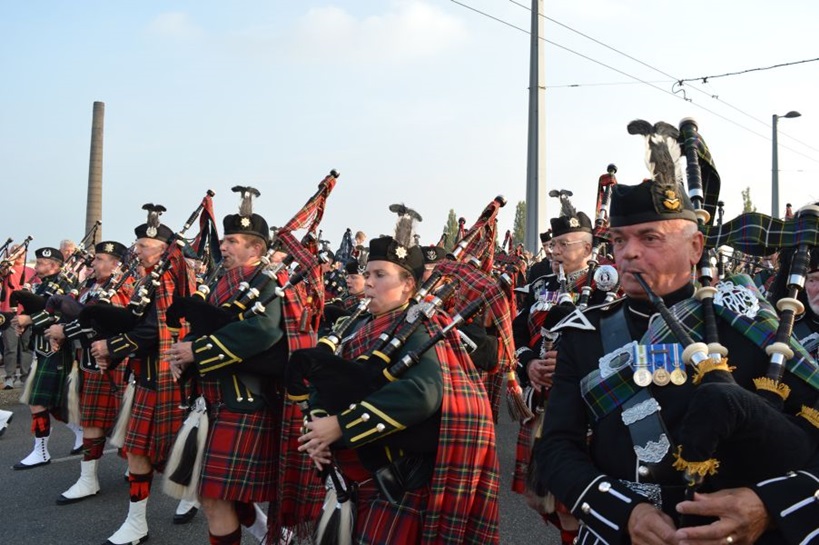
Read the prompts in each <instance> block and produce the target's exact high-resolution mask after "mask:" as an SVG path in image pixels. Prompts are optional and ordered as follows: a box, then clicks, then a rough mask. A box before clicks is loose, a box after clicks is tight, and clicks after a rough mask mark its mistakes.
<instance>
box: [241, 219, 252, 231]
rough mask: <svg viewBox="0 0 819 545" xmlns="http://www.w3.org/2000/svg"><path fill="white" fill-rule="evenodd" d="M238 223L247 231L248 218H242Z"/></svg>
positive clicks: (248, 225)
mask: <svg viewBox="0 0 819 545" xmlns="http://www.w3.org/2000/svg"><path fill="white" fill-rule="evenodd" d="M239 223H241V224H242V227H244V228H245V229H247V228H248V227H250V218H242V219H241V220H240V221H239Z"/></svg>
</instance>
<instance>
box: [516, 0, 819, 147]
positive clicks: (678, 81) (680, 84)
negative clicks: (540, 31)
mask: <svg viewBox="0 0 819 545" xmlns="http://www.w3.org/2000/svg"><path fill="white" fill-rule="evenodd" d="M509 2H511V3H512V4H515V5H516V6H519V7H521V8H523V9H525V10H526V11H528V12H530V13H531V11H532V8H530V7H529V6H527V5H525V4H522V3H520V2H518V1H517V0H509ZM538 16H540V17H543V19H545V20H547V21H550V22H552V23H554V24H556V25H558V26H560V27H563V28H565V29H566V30H569V31H570V32H573V33H575V34H577V35H579V36H582V37H583V38H586V39H587V40H591V41H592V42H594V43H596V44H598V45H600V46H602V47H605V48H606V49H609V50H611V51H613V52H615V53H617V54H619V55H622V56H624V57H626V58H627V59H630V60H632V61H634V62H636V63H638V64H641V65H643V66H645V67H646V68H649V69H651V70H654V71H655V72H658V73H660V74H662V75H664V76H666V77H667V78H670V79H672V80H674V82H673V83H674V85H675V86H677V87H679V89H678V91H681V92H682V94H683V98H686V99H687V97H686V94H685V89H683V88H682V87H683V86H684V84H685V82H695V81H702V83H703V84H706V83H707V82H708V81H707V80H708V79H712V78H717V77H724V76H728V75H735V74H744V73H747V72H753V71H758V70H770V69H772V68H778V67H782V66H791V65H794V64H802V63H806V62H813V61H816V60H819V59H808V60H802V61H796V62H792V63H782V64H777V65H774V66H769V67H766V68H752V69H748V70H743V71H740V72H733V73H728V74H721V75H718V76H705V77H702V78H683V79H680V78H677V77H675V76H673V75H671V74H669V73H667V72H665V71H663V70H660V69H659V68H657V67H655V66H652V65H650V64H648V63H646V62H644V61H642V60H640V59H638V58H636V57H634V56H632V55H629V54H628V53H624V52H623V51H620V50H619V49H617V48H615V47H612V46H610V45H609V44H607V43H605V42H602V41H600V40H598V39H596V38H594V37H592V36H589V35H588V34H584V33H583V32H581V31H579V30H577V29H575V28H572V27H571V26H569V25H567V24H565V23H562V22H560V21H558V20H557V19H555V18H553V17H549V16H548V15H546V14H545V13H538ZM570 86H571V85H570ZM577 86H578V87H579V86H580V85H577ZM688 88H689V89H693V90H694V91H697V92H698V93H702V94H704V95H706V96H708V97H710V98H712V99H714V100H717V101H719V102H720V103H722V104H724V105H725V106H727V107H728V108H731V109H732V110H734V111H736V112H737V113H740V114H742V115H744V116H745V117H748V118H750V119H753V120H754V121H756V122H757V123H760V124H762V125H765V126H766V127H767V128H769V129H770V128H771V124H770V123H769V122H768V121H765V120H763V119H759V118H758V117H755V116H753V115H751V114H749V113H748V112H745V111H744V110H742V109H740V108H738V107H736V106H734V105H732V104H730V103H728V102H726V101H724V100H722V99H720V98H719V95H717V94H714V93H709V92H707V91H704V90H702V89H699V88H698V87H694V86H688ZM672 89H673V87H672ZM673 92H675V93H676V92H677V91H673ZM689 102H692V103H693V101H689ZM779 136H785V137H787V138H790V139H791V140H793V141H794V142H797V143H799V144H802V145H803V146H805V147H806V148H809V149H812V150H813V151H817V152H819V149H817V148H815V147H813V146H811V145H809V144H806V143H805V142H802V141H801V140H799V139H797V138H794V137H793V136H790V135H789V134H786V133H784V132H782V131H779ZM765 138H767V137H765ZM768 140H770V138H768ZM782 147H783V148H785V149H788V150H790V151H793V152H795V153H799V152H798V151H796V150H794V149H792V148H789V147H788V146H785V145H782ZM800 155H802V154H801V153H800ZM803 156H804V155H803ZM805 157H807V156H805ZM810 159H811V160H815V159H812V158H810Z"/></svg>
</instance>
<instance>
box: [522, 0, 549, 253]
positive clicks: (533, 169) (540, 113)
mask: <svg viewBox="0 0 819 545" xmlns="http://www.w3.org/2000/svg"><path fill="white" fill-rule="evenodd" d="M541 13H543V0H532V25H531V40H530V52H529V138H528V145H527V159H526V238H525V243H524V245H525V246H526V249H527V250H529V251H530V252H532V254H535V253H537V251H538V249H539V248H540V238H539V234H540V233H541V232H542V231H545V228H544V227H545V224H546V219H545V218H546V161H545V160H544V158H543V157H541V155H542V152H541V150H543V149H545V144H546V138H545V135H546V123H545V115H546V89H545V85H544V83H543V78H544V71H543V70H541V66H540V65H541V62H540V59H541V57H542V56H543V52H544V49H545V47H544V42H543V40H541V39H540V37H541V35H542V34H543V17H541V16H540V15H541Z"/></svg>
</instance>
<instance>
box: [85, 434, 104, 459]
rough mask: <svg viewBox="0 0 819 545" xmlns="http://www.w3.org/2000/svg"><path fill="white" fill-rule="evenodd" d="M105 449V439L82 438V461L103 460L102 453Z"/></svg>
mask: <svg viewBox="0 0 819 545" xmlns="http://www.w3.org/2000/svg"><path fill="white" fill-rule="evenodd" d="M104 448H105V437H94V438H89V437H83V438H82V454H83V457H82V460H83V462H90V461H91V460H99V459H100V458H102V451H103V449H104Z"/></svg>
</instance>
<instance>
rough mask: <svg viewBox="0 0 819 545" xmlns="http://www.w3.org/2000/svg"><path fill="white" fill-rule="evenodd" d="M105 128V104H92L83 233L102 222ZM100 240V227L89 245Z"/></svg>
mask: <svg viewBox="0 0 819 545" xmlns="http://www.w3.org/2000/svg"><path fill="white" fill-rule="evenodd" d="M104 128H105V103H104V102H95V103H94V117H93V120H92V121H91V157H90V159H89V161H88V198H87V200H86V204H85V232H86V233H87V232H88V231H90V230H91V228H92V227H93V226H94V223H95V222H97V221H100V222H101V221H102V140H103V130H104ZM100 240H102V227H100V228H98V229H97V233H96V236H95V237H94V240H93V241H91V244H95V243H97V242H99V241H100Z"/></svg>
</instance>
